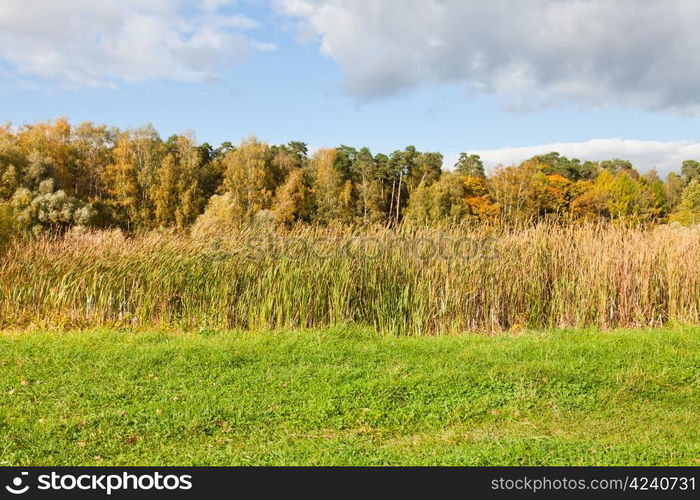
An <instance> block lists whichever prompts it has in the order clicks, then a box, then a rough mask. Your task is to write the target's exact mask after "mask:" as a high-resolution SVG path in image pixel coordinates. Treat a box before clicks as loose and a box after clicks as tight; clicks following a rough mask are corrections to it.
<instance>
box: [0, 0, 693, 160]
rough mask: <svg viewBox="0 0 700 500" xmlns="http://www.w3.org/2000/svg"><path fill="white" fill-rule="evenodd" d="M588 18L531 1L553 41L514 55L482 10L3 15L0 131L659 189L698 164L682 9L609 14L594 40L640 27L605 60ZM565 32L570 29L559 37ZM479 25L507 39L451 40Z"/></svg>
mask: <svg viewBox="0 0 700 500" xmlns="http://www.w3.org/2000/svg"><path fill="white" fill-rule="evenodd" d="M602 1H603V0H591V1H590V2H588V3H589V4H590V5H591V9H593V10H592V11H591V12H590V13H588V11H586V10H585V9H584V10H583V11H582V10H581V7H575V4H576V3H577V2H567V1H566V0H565V1H564V2H546V1H538V0H533V1H532V3H530V5H529V7H530V8H529V9H528V15H530V13H531V11H534V12H535V14H537V15H538V17H537V18H536V19H534V20H532V23H536V24H533V25H537V26H540V27H541V28H542V29H546V28H547V23H548V22H549V23H552V26H553V27H554V28H552V29H565V30H568V31H565V32H563V33H564V36H559V37H556V38H555V37H552V38H551V39H550V38H547V37H545V36H544V35H542V36H541V39H538V40H537V41H528V42H523V41H522V38H520V39H519V38H518V36H519V34H520V32H518V30H522V33H523V34H524V35H522V36H524V37H526V38H527V39H528V40H529V38H531V37H530V33H532V31H531V30H528V27H527V24H528V22H529V21H528V19H526V18H525V17H524V14H522V15H521V14H519V13H518V12H512V8H511V9H508V8H506V7H507V5H506V4H504V5H505V7H503V8H501V9H500V11H499V9H498V6H497V4H498V3H499V2H500V0H499V1H494V2H493V5H495V6H496V7H491V8H490V9H488V10H484V9H483V7H479V4H480V3H479V2H470V1H456V0H455V1H452V0H445V1H443V2H439V1H438V2H435V1H433V0H404V1H403V2H398V1H396V0H386V1H384V2H380V4H381V6H377V3H374V4H372V3H371V2H370V3H367V2H364V0H355V1H350V0H345V1H343V0H328V1H325V0H260V1H243V0H239V1H227V0H208V1H206V2H188V1H186V0H172V1H167V0H151V1H150V2H136V1H135V0H134V1H131V0H124V1H121V2H117V1H116V0H114V1H112V0H107V1H105V2H104V3H97V2H89V1H87V0H65V2H62V7H63V8H62V9H61V10H57V11H51V12H48V13H47V9H49V10H50V9H51V6H50V2H48V0H24V2H19V1H16V0H4V2H3V6H2V7H0V110H2V111H1V112H0V113H1V114H0V118H1V119H2V120H4V121H11V122H13V123H14V124H22V123H26V122H31V121H35V120H45V119H49V118H55V117H57V116H66V117H68V118H69V119H70V120H71V121H73V122H79V121H83V120H91V121H94V122H99V123H108V124H110V125H116V126H119V127H136V126H139V125H142V124H145V123H149V122H150V123H152V124H153V125H154V126H155V127H156V128H157V129H158V130H159V131H160V132H161V134H162V135H163V136H167V135H169V134H171V133H181V132H185V131H193V132H194V133H195V134H196V136H197V138H198V139H199V140H200V141H208V142H210V143H213V144H215V145H216V144H218V143H220V142H222V141H225V140H231V141H234V142H237V141H238V140H240V139H241V138H242V137H245V136H248V135H251V134H254V135H257V136H258V137H259V138H261V139H264V140H266V141H269V142H272V143H281V142H287V141H290V140H302V141H305V142H307V143H308V144H309V145H311V146H312V147H325V146H334V145H338V144H341V143H342V144H348V145H353V146H357V147H359V146H369V147H370V148H371V149H372V150H373V151H374V152H380V151H381V152H387V153H388V152H391V151H392V150H394V149H399V148H402V147H404V146H405V145H408V144H413V145H415V146H417V147H418V148H419V149H421V150H431V151H440V152H442V153H444V154H445V156H446V160H447V161H446V163H450V162H451V160H452V158H454V156H455V155H456V154H457V153H459V152H460V151H469V152H478V153H481V154H482V156H484V158H485V159H486V160H487V163H488V164H490V165H493V164H495V163H499V162H505V163H509V162H515V161H520V160H521V159H524V158H526V157H527V156H531V155H532V154H536V153H538V152H544V151H548V150H551V149H558V150H561V151H562V152H563V153H565V154H570V155H573V156H579V157H584V158H590V159H604V158H611V157H616V156H620V157H626V158H630V159H632V160H633V161H635V162H636V163H637V165H638V166H639V167H640V169H642V170H645V169H648V168H651V167H658V168H659V170H661V171H662V172H666V171H668V170H670V169H672V168H674V169H675V168H677V166H678V165H679V162H680V161H681V160H682V159H686V157H687V158H690V157H697V158H698V159H700V127H698V125H700V121H699V119H698V110H700V90H696V91H695V92H697V94H696V93H694V91H693V88H694V84H698V85H695V86H696V87H698V89H700V81H699V80H700V62H698V56H697V55H696V52H697V51H696V50H695V49H694V48H693V47H695V46H696V45H694V44H695V42H697V41H698V39H697V38H696V37H697V35H695V34H694V33H690V29H688V30H687V31H688V33H686V32H685V31H684V29H685V28H684V27H685V24H684V18H685V17H686V16H688V15H689V14H690V13H689V12H688V11H687V9H695V10H697V9H696V7H694V6H693V4H692V3H688V2H684V1H682V0H670V1H669V2H663V4H665V5H667V9H670V10H671V11H672V12H671V15H670V16H668V17H669V19H667V20H663V19H662V21H661V22H659V23H657V24H660V25H662V26H661V28H658V27H657V28H653V27H651V28H649V27H650V25H649V24H648V23H649V22H650V21H651V20H653V19H658V17H659V14H658V12H656V11H654V10H649V11H648V12H646V16H647V17H645V16H644V12H643V13H642V14H639V12H638V11H640V10H641V11H644V10H645V7H638V8H636V9H635V8H634V7H635V5H644V4H633V3H630V2H625V1H620V2H617V4H618V5H619V7H617V8H615V9H614V10H611V11H609V12H607V15H608V16H609V17H610V18H611V24H610V26H609V29H610V30H611V33H612V32H613V30H619V29H620V28H621V26H620V22H621V21H620V20H621V19H625V20H626V19H627V18H628V17H629V15H628V14H631V13H633V12H634V13H635V14H634V15H635V16H637V17H635V18H634V19H633V20H632V21H627V20H626V21H624V22H636V23H638V24H639V25H641V26H646V27H647V30H646V31H645V30H637V31H633V30H630V29H628V30H627V33H628V34H629V36H628V38H630V39H631V40H630V41H629V46H627V45H624V43H623V44H622V46H620V44H621V42H620V41H619V39H617V38H615V37H614V36H613V35H611V34H606V32H605V29H606V25H605V20H604V19H603V20H602V21H601V17H600V16H601V11H600V9H601V8H603V7H601V5H603V6H605V3H604V2H603V3H602V4H601V2H602ZM47 2H48V3H47ZM436 3H437V7H436ZM500 3H502V2H500ZM523 3H525V4H527V3H528V2H523ZM562 3H563V4H569V3H570V4H571V5H572V6H571V7H570V8H568V7H564V8H563V7H561V5H557V4H562ZM579 3H580V2H579ZM584 3H586V2H584ZM535 4H536V5H537V7H534V5H535ZM27 5H30V8H26V6H27ZM144 5H145V7H144ZM373 5H374V6H373ZM553 5H554V6H555V7H556V9H555V8H554V7H552V6H553ZM594 7H595V8H594ZM567 9H569V10H567ZM571 9H574V10H571ZM575 9H578V10H575ZM625 9H627V11H625ZM674 9H675V10H674ZM647 10H648V9H647ZM694 12H695V11H694V10H693V13H694ZM412 13H413V14H412ZM674 13H675V14H674ZM697 13H698V14H700V11H698V12H697ZM640 15H641V17H639V16H640ZM674 15H675V16H676V17H674ZM557 16H558V17H557ZM567 16H574V17H575V18H576V19H577V23H576V26H579V25H582V26H583V28H581V27H580V26H579V27H577V28H575V29H574V28H566V26H567V23H566V21H567V19H568V17H567ZM586 16H589V17H590V19H589V20H590V23H591V26H592V25H593V24H594V23H595V26H596V27H597V32H601V31H602V33H599V34H598V35H596V36H598V37H599V38H600V39H595V36H593V37H590V36H587V37H586V38H585V39H586V40H588V41H589V42H587V43H590V46H586V45H585V44H583V42H579V40H583V39H584V38H583V37H581V36H579V34H578V33H576V30H578V29H585V27H586V20H587V19H588V18H587V17H586ZM397 19H398V20H397ZM452 19H454V20H455V21H454V23H455V24H456V26H453V21H452ZM695 19H697V17H696V18H695ZM480 20H483V22H484V23H485V24H490V25H491V26H492V27H494V26H500V25H501V24H504V23H505V24H508V26H507V28H508V30H507V33H508V34H504V33H506V29H505V28H504V30H503V32H504V33H501V34H499V33H497V31H498V30H497V29H495V28H492V29H489V30H488V31H485V32H484V33H488V36H486V35H481V36H478V38H476V37H477V35H478V33H477V34H475V35H474V36H475V38H469V37H468V36H466V35H464V34H463V33H462V31H463V30H462V28H463V29H466V30H469V29H472V30H473V31H478V30H477V29H476V28H469V27H470V26H471V27H473V26H475V24H474V23H477V24H479V23H480ZM543 20H544V21H543ZM466 21H469V22H466ZM613 21H615V22H613ZM516 22H517V24H513V25H512V26H511V25H510V24H509V23H511V24H512V23H516ZM645 22H646V23H647V24H644V23H645ZM470 23H471V24H470ZM542 24H544V26H543V27H542V26H541V25H542ZM601 24H602V27H601ZM173 26H176V28H173ZM562 26H563V27H562ZM622 27H623V28H624V27H625V26H622ZM484 29H486V28H484ZM538 29H540V28H538ZM493 31H496V33H495V34H492V32H493ZM648 31H651V33H647V32H648ZM694 31H697V30H694ZM406 33H408V35H407V34H406ZM511 33H512V38H511ZM585 33H588V32H585ZM645 33H646V34H645ZM569 35H570V36H571V40H569V41H567V39H566V36H569ZM538 36H539V35H538ZM635 37H637V38H635ZM638 37H642V38H638ZM644 37H649V38H648V39H647V38H644ZM562 38H563V39H564V41H561V39H562ZM590 38H593V39H594V40H593V41H592V42H591V41H590V40H589V39H590ZM625 43H626V42H625ZM528 44H529V46H528ZM650 50H651V51H652V53H650V52H649V51H650ZM654 50H657V51H658V53H653V51H654ZM611 53H612V55H610V54H611ZM684 57H685V59H684ZM26 61H29V63H27V62H26ZM465 61H466V62H465ZM475 61H477V62H475ZM577 61H578V62H577ZM669 61H670V62H669ZM676 61H683V65H682V67H677V66H681V65H680V63H677V62H676ZM579 62H580V64H579ZM577 65H578V66H577ZM580 68H584V70H581V69H580ZM601 81H602V82H604V83H602V84H601V83H600V82H601Z"/></svg>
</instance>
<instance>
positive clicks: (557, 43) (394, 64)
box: [275, 0, 700, 114]
mask: <svg viewBox="0 0 700 500" xmlns="http://www.w3.org/2000/svg"><path fill="white" fill-rule="evenodd" d="M275 2H276V4H277V6H278V8H279V9H280V11H281V12H282V13H284V14H286V15H288V16H293V17H294V18H296V19H298V20H299V28H300V31H301V32H303V33H308V32H309V31H311V32H314V33H316V35H317V36H318V38H319V39H320V50H321V52H322V53H323V54H325V55H326V56H328V57H330V58H332V59H334V60H335V61H337V62H338V63H339V64H340V66H341V67H342V69H343V71H344V74H345V87H346V88H347V90H348V91H349V92H350V93H351V94H352V95H354V96H356V97H357V98H360V99H371V98H376V97H381V96H384V95H390V94H393V93H396V92H400V91H402V90H405V89H411V88H414V87H417V86H420V85H423V84H426V83H431V82H455V81H461V82H465V83H466V84H467V86H468V88H469V90H476V91H483V92H490V93H496V94H502V95H506V96H508V97H509V98H511V99H512V101H513V103H514V104H520V105H528V106H531V105H533V104H537V105H541V104H548V103H550V102H552V101H556V100H561V99H563V100H569V101H572V102H575V103H578V104H581V105H584V106H591V107H600V106H607V105H616V106H618V105H620V106H631V107H638V108H644V109H671V110H674V111H676V112H680V113H689V114H695V113H698V112H700V85H698V82H699V81H700V57H698V51H697V47H699V46H700V30H698V29H697V20H698V19H700V2H698V1H697V0H664V1H656V0H615V1H610V0H528V1H514V0H489V1H483V0H382V1H370V0H275Z"/></svg>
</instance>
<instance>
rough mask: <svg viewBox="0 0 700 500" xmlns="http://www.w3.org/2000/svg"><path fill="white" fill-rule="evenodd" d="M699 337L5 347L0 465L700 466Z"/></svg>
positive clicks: (166, 339) (343, 336) (294, 336)
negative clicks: (699, 428)
mask: <svg viewBox="0 0 700 500" xmlns="http://www.w3.org/2000/svg"><path fill="white" fill-rule="evenodd" d="M699 382H700V329H698V328H673V329H659V330H647V331H641V330H626V331H612V332H605V333H600V332H595V331H558V332H548V333H527V334H523V335H519V336H506V335H504V336H498V337H486V336H476V335H471V336H464V337H435V338H392V337H383V336H378V335H376V334H374V333H373V332H372V331H370V330H366V329H353V328H347V329H342V328H336V329H333V330H324V331H294V332H278V333H235V332H220V333H217V332H205V333H204V334H190V333H135V332H127V331H92V332H66V333H41V332H23V333H5V334H0V464H1V465H78V464H88V465H90V464H99V465H127V464H142V465H190V464H196V465H210V464H211V465H224V464H243V465H248V464H251V465H271V464H280V465H312V464H320V465H348V464H352V465H364V464H367V465H382V464H402V465H410V464H420V465H433V464H452V465H589V464H595V465H643V464H653V465H681V464H684V465H697V463H698V457H700V437H699V436H698V432H697V431H698V415H699V414H700V390H699V389H700V388H699Z"/></svg>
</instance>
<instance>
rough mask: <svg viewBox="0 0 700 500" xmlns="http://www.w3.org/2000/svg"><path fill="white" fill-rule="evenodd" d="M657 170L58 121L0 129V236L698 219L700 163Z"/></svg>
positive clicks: (618, 163)
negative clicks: (493, 161) (77, 230)
mask: <svg viewBox="0 0 700 500" xmlns="http://www.w3.org/2000/svg"><path fill="white" fill-rule="evenodd" d="M679 170H680V171H679V173H675V172H672V173H669V174H668V176H666V178H665V179H661V178H660V177H659V175H658V174H657V173H656V172H655V171H653V170H652V171H649V172H646V173H640V172H639V171H637V170H636V169H635V168H634V166H633V165H632V164H631V163H630V162H629V161H627V160H623V159H610V160H606V161H599V162H592V161H581V160H578V159H569V158H566V157H564V156H562V155H560V154H559V153H556V152H552V153H549V154H546V155H540V156H535V157H533V158H531V159H528V160H526V161H524V162H522V163H521V164H519V165H500V166H497V167H496V168H494V169H492V171H489V172H488V173H487V172H486V171H485V169H484V165H483V163H482V161H481V159H480V158H479V156H478V155H475V154H469V153H462V154H461V155H460V156H459V160H458V161H457V163H456V165H454V166H451V165H444V164H443V156H442V155H441V154H440V153H437V152H421V151H418V150H417V149H416V148H415V147H413V146H407V147H406V148H404V149H403V150H397V151H394V152H392V153H390V154H384V153H372V152H371V151H370V150H369V149H368V148H366V147H362V148H360V149H356V148H353V147H349V146H345V145H341V146H338V147H336V148H328V149H318V150H316V151H314V152H313V153H310V152H309V150H308V147H307V145H306V144H305V143H303V142H290V143H288V144H283V145H270V144H267V143H265V142H262V141H260V140H258V139H256V138H255V137H251V138H248V139H245V140H243V141H242V142H240V144H238V145H234V144H233V143H231V142H224V143H222V144H221V145H219V146H218V147H214V146H212V145H210V144H208V143H201V144H200V143H198V142H197V141H196V140H195V139H194V137H193V135H192V134H183V135H172V136H170V137H168V138H167V139H165V140H164V139H162V138H161V137H160V136H159V134H158V132H157V131H156V130H155V129H154V128H153V127H152V126H150V125H147V126H144V127H141V128H137V129H133V130H119V129H118V128H115V127H108V126H106V125H95V124H93V123H90V122H85V123H81V124H79V125H71V124H70V123H69V122H68V121H67V120H66V119H64V118H59V119H56V120H53V121H46V122H39V123H33V124H27V125H23V126H19V127H14V126H12V125H10V124H7V125H5V126H3V127H1V128H0V221H1V222H2V224H0V228H2V229H1V233H2V234H0V239H1V240H2V241H7V240H8V239H10V238H11V237H13V236H37V235H39V234H42V233H51V234H62V233H63V232H65V231H66V230H67V229H69V228H71V227H74V226H80V227H89V228H120V229H121V230H123V231H125V232H127V233H133V232H143V231H147V230H151V229H156V228H171V229H173V230H179V229H185V228H188V227H190V226H192V225H193V224H195V223H196V224H199V225H204V226H208V225H211V224H217V223H226V224H237V223H245V224H247V223H255V222H266V223H273V224H275V225H278V226H287V227H289V226H293V225H297V224H311V225H328V224H334V223H341V224H357V223H359V224H369V223H371V224H382V225H386V226H387V227H392V226H396V225H397V224H400V223H403V222H411V223H416V224H419V225H436V224H445V223H447V224H487V225H503V224H513V223H517V224H522V223H525V224H530V223H536V222H537V221H540V220H544V219H547V220H552V219H554V220H556V221H562V222H577V221H597V220H605V221H608V220H622V221H628V222H631V223H634V224H657V223H666V222H673V221H675V222H678V223H680V224H684V225H688V224H693V223H695V222H698V221H700V163H699V162H698V161H696V160H693V159H688V160H686V161H684V162H683V163H682V165H679Z"/></svg>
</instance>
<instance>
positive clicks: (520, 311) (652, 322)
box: [0, 224, 700, 335]
mask: <svg viewBox="0 0 700 500" xmlns="http://www.w3.org/2000/svg"><path fill="white" fill-rule="evenodd" d="M346 324H356V325H360V326H368V327H371V328H373V329H375V330H377V331H379V332H381V333H387V334H395V335H436V334H440V335H443V334H454V333H464V332H491V333H493V332H501V331H513V330H520V329H525V328H530V329H538V328H539V329H541V328H582V327H583V328H587V327H596V328H600V329H610V328H625V327H648V326H653V327H656V326H663V325H667V324H700V230H698V228H697V227H696V228H682V227H676V228H674V227H670V226H661V227H656V228H653V229H641V228H630V227H624V226H621V225H596V224H584V225H579V226H558V225H553V224H540V225H538V226H535V227H528V228H520V229H512V228H511V229H509V228H500V229H499V228H487V227H481V228H476V229H468V228H446V229H444V230H438V229H411V228H402V229H399V230H388V229H383V228H374V229H358V228H338V229H332V228H331V229H328V228H318V229H314V228H302V229H297V230H291V231H276V232H272V231H270V232H265V231H262V230H257V231H253V230H250V229H245V228H244V229H240V228H239V229H229V230H220V229H218V230H216V231H212V232H210V233H208V234H201V233H197V232H196V231H195V232H194V233H193V234H191V235H169V234H162V233H149V234H147V235H144V236H137V237H125V236H123V235H122V234H121V233H119V232H87V233H76V234H69V235H68V236H66V237H65V238H60V239H47V238H44V239H39V240H36V241H33V242H22V241H18V242H15V243H13V244H12V245H11V246H10V247H9V248H7V249H6V250H5V252H4V254H2V256H0V327H4V328H17V327H24V328H78V329H82V328H93V327H118V328H120V327H139V328H143V327H177V328H181V329H203V330H206V329H246V330H266V329H281V328H284V329H290V328H327V327H332V326H336V325H346Z"/></svg>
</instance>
